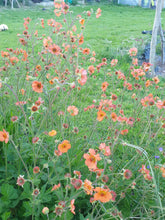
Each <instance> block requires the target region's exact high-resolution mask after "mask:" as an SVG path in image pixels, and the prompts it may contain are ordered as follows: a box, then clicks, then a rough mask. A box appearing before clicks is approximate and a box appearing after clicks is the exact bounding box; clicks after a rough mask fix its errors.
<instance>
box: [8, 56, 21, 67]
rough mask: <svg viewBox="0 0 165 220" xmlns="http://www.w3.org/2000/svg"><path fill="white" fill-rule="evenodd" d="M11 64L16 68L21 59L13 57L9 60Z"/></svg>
mask: <svg viewBox="0 0 165 220" xmlns="http://www.w3.org/2000/svg"><path fill="white" fill-rule="evenodd" d="M9 60H10V63H11V64H12V65H13V66H14V65H15V64H16V63H18V61H19V59H18V58H17V57H11V58H9Z"/></svg>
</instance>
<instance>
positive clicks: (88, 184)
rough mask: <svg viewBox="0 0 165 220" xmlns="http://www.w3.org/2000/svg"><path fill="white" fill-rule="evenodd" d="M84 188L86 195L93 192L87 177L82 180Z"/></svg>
mask: <svg viewBox="0 0 165 220" xmlns="http://www.w3.org/2000/svg"><path fill="white" fill-rule="evenodd" d="M84 190H85V192H86V194H87V195H92V193H93V186H92V182H91V181H89V180H88V179H86V180H84Z"/></svg>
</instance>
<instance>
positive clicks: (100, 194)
mask: <svg viewBox="0 0 165 220" xmlns="http://www.w3.org/2000/svg"><path fill="white" fill-rule="evenodd" d="M94 191H95V192H96V193H95V194H94V200H96V201H97V200H99V201H100V202H109V201H110V200H111V199H112V194H111V193H110V191H109V189H103V188H101V187H96V189H94Z"/></svg>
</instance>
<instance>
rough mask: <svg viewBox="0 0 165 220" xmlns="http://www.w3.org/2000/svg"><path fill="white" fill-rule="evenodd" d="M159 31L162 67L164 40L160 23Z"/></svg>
mask: <svg viewBox="0 0 165 220" xmlns="http://www.w3.org/2000/svg"><path fill="white" fill-rule="evenodd" d="M159 31H160V40H161V63H162V65H164V64H165V38H164V33H163V29H162V25H161V23H160V27H159Z"/></svg>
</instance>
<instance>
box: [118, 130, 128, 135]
mask: <svg viewBox="0 0 165 220" xmlns="http://www.w3.org/2000/svg"><path fill="white" fill-rule="evenodd" d="M127 133H128V129H125V130H122V131H121V132H120V134H122V135H126V134H127Z"/></svg>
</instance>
